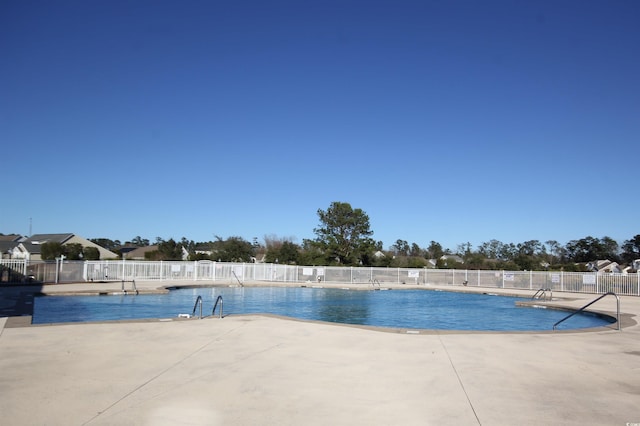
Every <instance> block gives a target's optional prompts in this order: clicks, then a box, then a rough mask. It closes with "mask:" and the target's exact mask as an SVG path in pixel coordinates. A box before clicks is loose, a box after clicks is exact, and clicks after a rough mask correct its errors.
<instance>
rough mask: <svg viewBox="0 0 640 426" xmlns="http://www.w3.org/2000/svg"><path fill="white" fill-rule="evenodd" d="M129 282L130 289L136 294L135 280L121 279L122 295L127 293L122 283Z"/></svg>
mask: <svg viewBox="0 0 640 426" xmlns="http://www.w3.org/2000/svg"><path fill="white" fill-rule="evenodd" d="M129 282H130V283H131V289H132V290H131V291H132V292H133V293H135V294H136V295H137V294H138V288H137V287H136V280H131V281H125V280H122V294H124V295H126V294H128V293H127V290H126V289H125V288H124V283H129Z"/></svg>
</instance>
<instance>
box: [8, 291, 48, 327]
mask: <svg viewBox="0 0 640 426" xmlns="http://www.w3.org/2000/svg"><path fill="white" fill-rule="evenodd" d="M41 291H42V283H35V282H34V283H28V284H7V283H2V284H1V285H0V317H7V323H6V324H5V327H18V326H26V325H30V324H31V317H32V316H33V303H34V300H33V299H34V297H35V296H36V295H37V294H39V293H40V292H41Z"/></svg>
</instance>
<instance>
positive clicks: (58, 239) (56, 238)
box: [24, 234, 74, 244]
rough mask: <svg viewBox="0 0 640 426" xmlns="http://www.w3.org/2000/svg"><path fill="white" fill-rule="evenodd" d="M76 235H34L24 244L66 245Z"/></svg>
mask: <svg viewBox="0 0 640 426" xmlns="http://www.w3.org/2000/svg"><path fill="white" fill-rule="evenodd" d="M73 235H74V234H34V235H32V236H30V237H29V238H27V239H26V240H25V241H24V242H25V243H31V244H44V243H60V244H64V242H65V241H67V240H68V239H70V238H73Z"/></svg>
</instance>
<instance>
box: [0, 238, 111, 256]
mask: <svg viewBox="0 0 640 426" xmlns="http://www.w3.org/2000/svg"><path fill="white" fill-rule="evenodd" d="M45 243H60V244H62V245H63V246H64V245H67V244H80V245H81V246H82V247H84V248H87V247H93V248H96V249H98V252H99V253H100V259H115V258H117V257H118V255H117V254H116V253H114V252H112V251H110V250H107V249H105V248H104V247H101V246H99V245H97V244H95V243H93V242H91V241H89V240H87V239H85V238H82V237H80V236H78V235H75V234H35V235H32V236H31V237H29V238H26V239H25V240H24V241H21V242H19V243H18V245H17V246H15V247H14V248H13V249H12V250H11V257H12V258H14V259H28V260H42V245H43V244H45Z"/></svg>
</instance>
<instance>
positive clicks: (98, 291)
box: [5, 281, 637, 334]
mask: <svg viewBox="0 0 640 426" xmlns="http://www.w3.org/2000/svg"><path fill="white" fill-rule="evenodd" d="M101 284H102V285H101V286H100V288H96V284H95V283H76V285H75V286H74V287H73V288H71V285H69V284H63V285H55V287H54V286H53V285H52V286H44V287H41V288H40V291H36V292H34V295H46V296H56V295H57V296H71V295H122V292H121V291H119V290H120V289H119V287H120V283H119V282H118V283H101ZM105 284H107V285H105ZM108 284H111V288H108V287H109V285H108ZM113 284H117V288H114V287H113ZM159 284H160V285H159ZM138 287H140V289H139V294H161V293H167V292H169V291H171V290H172V289H179V288H212V287H214V288H215V287H241V286H240V285H237V284H235V285H234V284H231V285H230V284H225V283H202V284H194V283H193V282H185V283H167V282H162V283H160V282H158V281H150V282H142V283H139V284H138ZM243 287H249V288H250V287H309V288H334V289H345V290H365V291H366V290H368V291H371V290H374V289H373V288H371V286H370V285H366V284H352V283H330V284H328V283H322V285H310V283H283V282H269V283H264V282H252V283H245V284H244V285H243ZM385 289H388V290H403V289H407V290H409V289H411V290H431V291H449V292H461V293H481V294H488V295H494V294H495V295H501V296H513V297H519V298H526V297H530V296H531V294H532V293H533V292H532V291H530V290H518V289H500V288H492V287H489V288H485V287H455V286H451V285H440V286H436V285H389V286H385ZM597 296H598V295H594V294H584V293H562V292H556V293H554V298H553V300H551V301H539V300H532V303H534V304H536V305H544V307H545V308H550V309H559V310H565V311H567V312H573V311H575V310H576V309H577V308H578V307H579V306H581V305H582V304H583V302H584V301H586V300H591V298H593V297H597ZM622 297H633V296H622ZM572 302H573V303H574V304H575V303H578V305H579V306H572V305H571V303H572ZM525 303H526V302H525ZM585 312H587V313H589V314H593V315H598V316H604V317H607V318H612V319H613V322H612V323H611V324H608V325H604V326H599V327H590V328H572V329H559V330H446V329H406V328H394V327H383V326H370V325H360V324H343V323H334V322H327V321H321V320H306V319H300V318H293V317H286V316H280V315H275V314H268V313H264V314H255V313H253V314H233V316H239V315H242V316H252V315H259V316H271V317H276V318H280V319H284V320H289V321H302V322H309V323H314V322H316V323H321V324H328V325H332V326H345V327H355V328H360V329H367V330H372V331H379V332H389V333H396V334H549V333H554V334H555V333H561V334H566V333H588V332H602V331H618V330H616V329H615V328H614V327H615V326H616V322H615V312H612V311H607V310H597V311H596V310H587V311H585ZM620 314H621V315H620V316H621V321H620V322H621V324H620V328H621V330H620V331H622V330H623V329H625V328H629V327H632V326H635V325H637V322H636V320H635V319H634V317H635V315H633V314H630V313H626V312H623V311H621V313H620ZM12 318H15V319H12ZM193 319H194V318H191V319H179V318H175V317H170V318H148V319H126V320H104V321H86V322H61V323H49V324H31V316H29V315H22V316H19V317H9V318H8V320H7V321H6V324H5V327H7V328H12V327H25V326H34V327H39V326H55V325H68V324H76V325H81V324H88V323H91V324H95V323H109V324H114V323H115V324H117V323H132V322H172V321H185V320H186V321H189V320H193Z"/></svg>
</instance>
